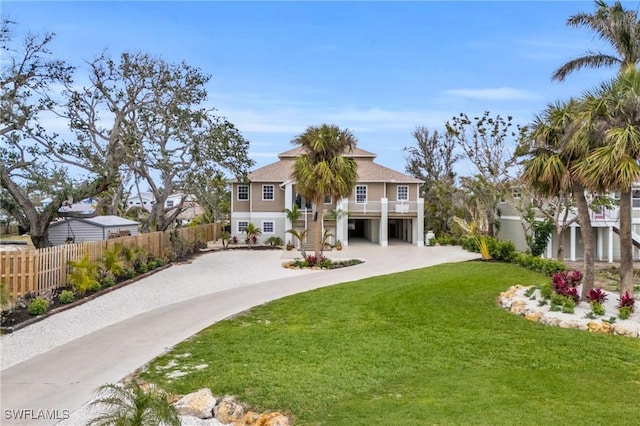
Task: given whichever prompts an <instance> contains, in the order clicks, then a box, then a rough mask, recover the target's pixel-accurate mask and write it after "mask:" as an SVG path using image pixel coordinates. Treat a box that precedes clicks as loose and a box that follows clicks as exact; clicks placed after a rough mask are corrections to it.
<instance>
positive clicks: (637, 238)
mask: <svg viewBox="0 0 640 426" xmlns="http://www.w3.org/2000/svg"><path fill="white" fill-rule="evenodd" d="M613 232H615V233H616V234H618V235H620V229H618V227H617V226H614V227H613ZM631 242H632V243H633V245H634V247H636V248H638V249H640V235H638V234H637V233H635V232H633V231H631Z"/></svg>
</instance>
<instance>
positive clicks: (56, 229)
mask: <svg viewBox="0 0 640 426" xmlns="http://www.w3.org/2000/svg"><path fill="white" fill-rule="evenodd" d="M48 232H49V242H50V243H51V244H52V245H54V246H58V245H62V244H65V243H82V242H88V241H101V240H106V239H109V238H113V237H116V236H123V235H137V234H138V222H134V221H133V220H129V219H125V218H123V217H119V216H96V217H88V218H66V219H63V220H60V221H58V222H54V223H52V224H51V225H50V226H49V231H48Z"/></svg>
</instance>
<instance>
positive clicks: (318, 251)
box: [314, 198, 324, 259]
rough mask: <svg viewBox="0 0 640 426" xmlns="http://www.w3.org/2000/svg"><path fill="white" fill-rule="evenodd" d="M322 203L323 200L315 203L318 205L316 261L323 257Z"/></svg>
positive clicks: (316, 215) (316, 217)
mask: <svg viewBox="0 0 640 426" xmlns="http://www.w3.org/2000/svg"><path fill="white" fill-rule="evenodd" d="M322 202H323V199H322V198H320V199H319V200H315V202H314V203H315V205H316V214H315V219H316V229H315V233H316V240H315V244H314V248H315V256H316V259H320V256H321V255H322V223H323V222H324V211H323V208H322Z"/></svg>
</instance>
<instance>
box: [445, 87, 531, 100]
mask: <svg viewBox="0 0 640 426" xmlns="http://www.w3.org/2000/svg"><path fill="white" fill-rule="evenodd" d="M445 93H446V94H448V95H451V96H457V97H460V98H470V99H482V100H509V101H511V100H531V99H538V98H539V96H538V95H535V94H533V93H531V92H527V91H525V90H520V89H514V88H512V87H498V88H495V89H493V88H487V89H451V90H446V91H445Z"/></svg>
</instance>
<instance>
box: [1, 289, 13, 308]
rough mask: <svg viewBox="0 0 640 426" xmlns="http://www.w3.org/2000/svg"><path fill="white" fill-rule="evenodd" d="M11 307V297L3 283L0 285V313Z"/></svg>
mask: <svg viewBox="0 0 640 426" xmlns="http://www.w3.org/2000/svg"><path fill="white" fill-rule="evenodd" d="M11 306H13V300H12V299H11V295H10V294H9V291H7V289H6V287H5V286H4V283H0V312H4V311H6V310H9V309H11Z"/></svg>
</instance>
